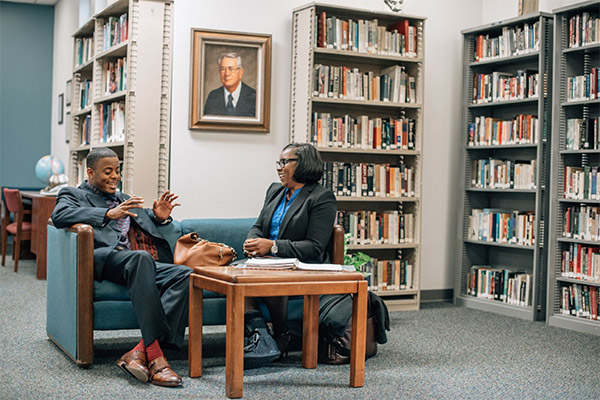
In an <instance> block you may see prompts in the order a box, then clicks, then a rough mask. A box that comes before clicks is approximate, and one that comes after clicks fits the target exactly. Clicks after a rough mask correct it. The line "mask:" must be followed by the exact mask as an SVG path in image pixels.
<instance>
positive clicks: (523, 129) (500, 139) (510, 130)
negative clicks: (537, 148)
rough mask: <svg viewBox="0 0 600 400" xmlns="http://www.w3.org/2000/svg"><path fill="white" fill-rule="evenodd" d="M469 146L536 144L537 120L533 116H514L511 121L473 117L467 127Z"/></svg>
mask: <svg viewBox="0 0 600 400" xmlns="http://www.w3.org/2000/svg"><path fill="white" fill-rule="evenodd" d="M468 129H469V133H468V134H469V143H468V145H469V146H472V147H476V146H501V145H505V144H535V143H537V142H538V136H539V128H538V118H537V116H535V115H525V114H519V115H516V116H515V117H514V118H513V119H512V120H502V119H500V118H494V117H485V116H480V117H475V122H471V123H469V125H468Z"/></svg>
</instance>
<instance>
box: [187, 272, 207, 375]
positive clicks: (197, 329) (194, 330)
mask: <svg viewBox="0 0 600 400" xmlns="http://www.w3.org/2000/svg"><path fill="white" fill-rule="evenodd" d="M197 279H198V278H196V277H194V276H193V275H192V276H190V305H189V313H190V315H189V331H188V332H189V334H188V375H189V376H190V378H198V377H201V376H202V311H203V303H202V301H203V297H204V296H203V293H202V289H200V288H197V287H194V281H196V280H197Z"/></svg>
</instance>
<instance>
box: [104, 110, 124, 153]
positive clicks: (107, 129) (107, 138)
mask: <svg viewBox="0 0 600 400" xmlns="http://www.w3.org/2000/svg"><path fill="white" fill-rule="evenodd" d="M100 117H101V118H100V142H101V143H115V142H122V141H124V140H125V103H124V102H114V103H110V104H108V103H107V104H104V103H103V104H100Z"/></svg>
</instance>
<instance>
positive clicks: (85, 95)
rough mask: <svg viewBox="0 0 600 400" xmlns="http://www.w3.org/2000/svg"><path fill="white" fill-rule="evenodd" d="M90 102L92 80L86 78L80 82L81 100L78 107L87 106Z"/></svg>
mask: <svg viewBox="0 0 600 400" xmlns="http://www.w3.org/2000/svg"><path fill="white" fill-rule="evenodd" d="M91 104H92V80H91V79H86V80H85V81H83V82H81V102H80V109H81V110H83V109H84V108H86V107H88V106H89V105H91Z"/></svg>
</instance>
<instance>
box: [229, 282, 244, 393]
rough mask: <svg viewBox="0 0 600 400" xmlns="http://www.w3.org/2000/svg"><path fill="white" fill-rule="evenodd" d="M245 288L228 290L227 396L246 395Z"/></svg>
mask: <svg viewBox="0 0 600 400" xmlns="http://www.w3.org/2000/svg"><path fill="white" fill-rule="evenodd" d="M244 297H245V295H244V286H243V285H230V286H229V288H228V290H227V326H226V327H225V395H226V396H227V397H229V398H240V397H242V396H243V395H244Z"/></svg>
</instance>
